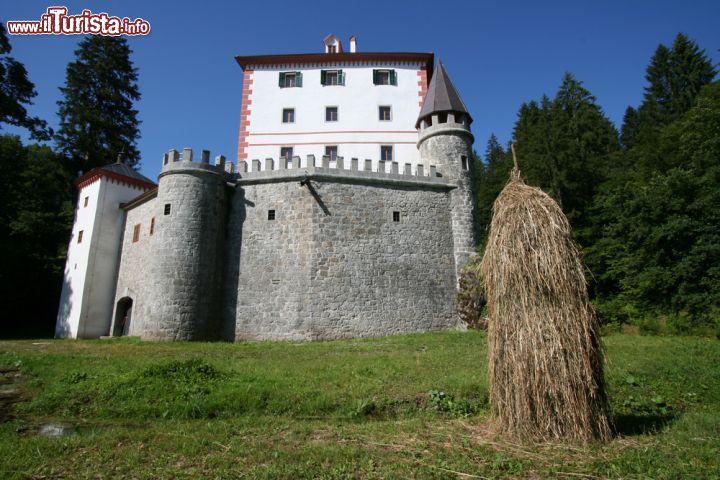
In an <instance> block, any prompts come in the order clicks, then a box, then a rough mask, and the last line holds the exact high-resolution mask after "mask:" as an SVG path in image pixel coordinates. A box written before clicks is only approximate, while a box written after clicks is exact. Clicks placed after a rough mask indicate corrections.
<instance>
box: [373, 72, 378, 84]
mask: <svg viewBox="0 0 720 480" xmlns="http://www.w3.org/2000/svg"><path fill="white" fill-rule="evenodd" d="M373 84H375V85H377V84H378V71H377V70H373Z"/></svg>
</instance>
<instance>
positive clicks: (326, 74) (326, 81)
mask: <svg viewBox="0 0 720 480" xmlns="http://www.w3.org/2000/svg"><path fill="white" fill-rule="evenodd" d="M320 84H321V85H345V73H343V71H342V70H320Z"/></svg>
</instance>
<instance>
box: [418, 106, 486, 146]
mask: <svg viewBox="0 0 720 480" xmlns="http://www.w3.org/2000/svg"><path fill="white" fill-rule="evenodd" d="M418 134H419V135H418V142H417V145H418V147H419V146H420V144H421V143H422V142H424V141H425V140H427V139H428V138H430V137H434V136H435V135H447V134H459V135H466V136H469V137H470V141H471V142H472V141H473V140H474V137H473V134H472V133H471V132H470V117H468V116H467V115H465V114H464V113H458V112H441V113H434V114H432V115H428V116H427V117H425V118H423V119H422V120H420V121H419V122H418Z"/></svg>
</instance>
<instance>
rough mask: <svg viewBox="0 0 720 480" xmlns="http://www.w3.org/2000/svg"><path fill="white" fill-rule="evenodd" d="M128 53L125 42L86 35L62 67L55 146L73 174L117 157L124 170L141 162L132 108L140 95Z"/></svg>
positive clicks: (136, 122)
mask: <svg viewBox="0 0 720 480" xmlns="http://www.w3.org/2000/svg"><path fill="white" fill-rule="evenodd" d="M131 53H132V51H131V50H130V47H129V46H128V43H127V40H125V39H124V38H121V37H103V36H100V35H89V36H86V37H85V38H84V39H83V40H82V41H80V44H79V48H78V49H77V50H76V51H75V57H76V58H75V61H74V62H71V63H70V64H68V66H67V74H66V79H65V86H64V87H62V88H60V91H61V92H62V94H63V98H62V100H60V101H59V102H58V106H59V110H58V115H59V116H60V129H59V131H58V132H57V135H56V136H55V140H56V142H57V146H58V149H59V150H60V152H62V153H63V155H65V156H66V157H67V158H68V159H69V160H70V162H71V164H72V167H73V169H74V171H78V170H81V171H85V172H87V171H89V170H90V169H92V168H94V167H99V166H102V165H106V164H108V163H111V162H113V161H115V159H116V158H117V156H118V155H119V154H121V152H122V156H123V160H124V162H125V163H126V164H127V165H129V166H135V165H136V164H137V163H138V161H139V160H140V153H139V152H138V150H137V147H136V141H137V139H138V138H139V136H140V134H139V130H138V125H139V124H140V121H139V120H138V119H137V114H138V112H137V110H135V109H134V108H133V103H134V102H137V101H138V100H140V90H139V89H138V85H137V78H138V76H137V69H135V67H134V66H133V64H132V61H131V60H130V54H131Z"/></svg>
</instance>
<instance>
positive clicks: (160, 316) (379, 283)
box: [116, 149, 461, 340]
mask: <svg viewBox="0 0 720 480" xmlns="http://www.w3.org/2000/svg"><path fill="white" fill-rule="evenodd" d="M271 164H273V165H276V163H275V162H274V161H273V162H268V163H266V165H271ZM293 165H299V167H295V168H293ZM371 165H372V162H371V161H370V160H364V161H363V162H362V163H360V162H359V161H358V160H356V159H351V160H350V161H349V162H347V163H346V162H345V161H344V159H343V158H342V157H338V158H337V159H336V160H333V161H331V160H330V158H329V157H328V156H324V157H320V159H319V161H316V159H315V158H314V157H313V156H312V155H310V156H308V157H307V158H306V159H305V161H304V162H300V159H299V157H294V158H293V159H292V160H289V161H288V159H285V158H281V159H280V160H279V165H278V167H279V168H276V169H274V170H269V169H268V170H264V171H259V170H260V169H259V166H260V162H258V161H251V162H250V163H249V165H248V164H246V163H245V162H240V165H239V169H238V170H239V171H235V169H234V168H233V165H232V163H230V162H226V161H225V158H224V157H222V156H218V157H216V158H215V161H214V163H212V164H211V163H210V154H209V152H207V151H202V153H201V154H200V158H199V161H193V153H192V150H190V149H185V150H184V151H183V153H182V155H180V154H179V152H177V151H175V150H171V151H170V152H169V153H167V154H165V156H164V157H163V168H162V172H161V173H160V176H159V186H158V190H157V193H156V194H154V195H155V196H153V197H152V198H150V199H148V200H144V201H143V200H142V199H141V200H138V201H137V202H135V203H134V204H133V202H131V204H132V205H129V206H128V208H127V211H128V220H129V221H128V224H127V226H126V232H125V241H124V244H123V253H122V255H123V257H124V258H125V259H126V260H127V261H128V264H127V267H130V268H122V269H121V272H120V275H119V277H120V278H119V279H118V280H119V281H118V287H119V290H118V292H117V294H116V301H118V300H119V299H121V298H125V297H131V298H132V299H133V301H134V302H135V305H136V306H137V309H136V310H135V311H134V313H133V319H132V324H131V330H130V332H131V334H135V335H141V336H142V337H143V338H148V339H157V340H180V339H182V340H200V339H205V340H213V339H224V340H248V339H250V340H264V339H275V340H326V339H335V338H351V337H368V336H383V335H392V334H401V333H407V332H422V331H428V330H446V329H453V328H461V325H460V324H459V321H458V319H457V316H456V314H455V296H456V276H455V261H454V256H453V255H454V251H453V228H452V216H451V212H450V208H451V196H452V195H451V192H452V191H454V190H455V189H456V188H457V183H456V182H450V181H448V179H447V178H444V177H443V176H442V172H438V171H437V170H436V168H435V167H434V166H430V167H429V168H427V170H426V169H425V168H424V166H423V165H418V166H417V167H416V168H412V167H411V166H410V165H403V166H402V168H401V167H400V165H399V164H398V163H396V162H378V165H379V167H378V170H381V171H371V170H370V168H371ZM246 167H247V168H246ZM254 167H255V168H254ZM246 170H247V171H246ZM413 170H414V171H413ZM150 219H153V220H150ZM140 222H142V224H143V227H142V232H147V233H143V234H142V237H141V238H140V241H138V242H133V240H132V225H134V224H136V223H140ZM150 222H152V224H153V228H154V232H153V234H152V235H151V234H150V233H149V230H148V227H147V225H148V223H150Z"/></svg>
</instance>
